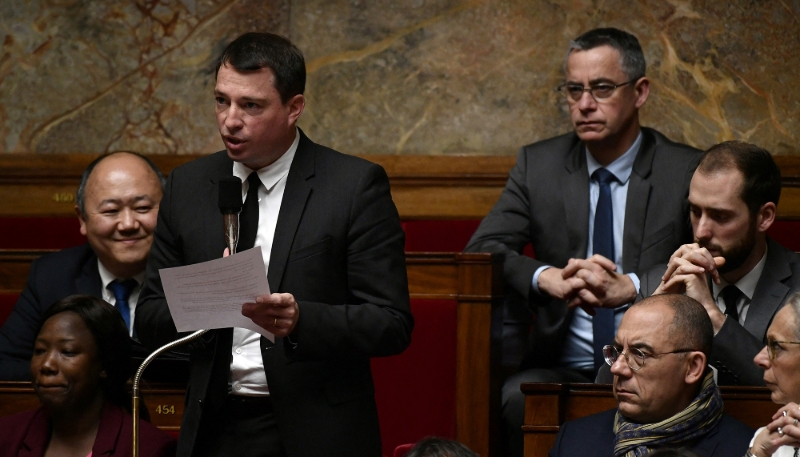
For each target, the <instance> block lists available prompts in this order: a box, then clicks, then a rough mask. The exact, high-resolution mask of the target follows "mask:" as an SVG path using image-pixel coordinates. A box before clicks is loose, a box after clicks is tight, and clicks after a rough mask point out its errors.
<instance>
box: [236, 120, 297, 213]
mask: <svg viewBox="0 0 800 457" xmlns="http://www.w3.org/2000/svg"><path fill="white" fill-rule="evenodd" d="M298 144H300V132H299V130H298V129H297V127H295V135H294V141H293V142H292V145H291V146H289V149H288V150H287V151H286V152H285V153H284V154H283V155H282V156H280V157H278V160H276V161H274V162H272V163H271V164H269V165H267V166H266V167H262V168H261V169H260V170H258V172H257V173H258V178H259V179H260V180H261V183H262V184H263V185H264V187H266V189H267V191H270V190H271V189H272V188H273V187H275V184H277V183H278V181H280V180H281V178H283V177H284V176H286V175H287V174H288V173H289V168H291V166H292V159H294V154H295V153H296V152H297V145H298ZM252 172H253V170H251V169H250V168H249V167H248V166H247V165H245V164H243V163H241V162H233V176H236V177H238V178H239V179H241V180H242V182H247V177H248V176H250V173H252ZM244 187H245V186H242V193H243V194H242V195H243V196H244V195H246V193H247V190H246V189H244ZM242 198H244V197H242Z"/></svg>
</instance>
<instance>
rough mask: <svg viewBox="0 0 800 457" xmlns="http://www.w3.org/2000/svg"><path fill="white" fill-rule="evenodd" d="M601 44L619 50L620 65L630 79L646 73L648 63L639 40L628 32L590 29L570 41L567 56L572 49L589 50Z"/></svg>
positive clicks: (610, 29) (611, 29)
mask: <svg viewBox="0 0 800 457" xmlns="http://www.w3.org/2000/svg"><path fill="white" fill-rule="evenodd" d="M600 46H611V47H612V48H614V49H616V50H617V51H619V55H620V60H621V62H620V67H621V68H622V71H623V72H624V73H625V75H626V76H627V77H628V79H629V80H636V79H639V78H641V77H642V76H644V75H645V70H646V69H647V64H646V63H645V60H644V52H642V46H641V45H640V44H639V40H637V39H636V37H635V36H633V35H631V34H630V33H628V32H625V31H622V30H619V29H614V28H602V29H594V30H589V31H588V32H586V33H584V34H583V35H581V36H579V37H578V38H575V39H574V40H572V41H570V43H569V50H568V51H567V58H569V55H570V53H572V51H588V50H589V49H594V48H599V47H600Z"/></svg>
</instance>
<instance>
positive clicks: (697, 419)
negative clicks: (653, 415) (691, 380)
mask: <svg viewBox="0 0 800 457" xmlns="http://www.w3.org/2000/svg"><path fill="white" fill-rule="evenodd" d="M721 418H722V397H721V396H720V394H719V389H717V385H716V384H715V383H714V377H713V375H712V373H711V370H708V373H706V376H705V378H704V379H703V387H702V389H701V390H700V394H699V395H698V396H697V398H695V399H694V401H693V402H692V403H691V404H690V405H689V406H687V407H686V409H684V410H683V411H681V412H679V413H678V414H676V415H674V416H672V417H670V418H668V419H665V420H663V421H661V422H657V423H655V424H636V423H633V422H629V421H628V420H627V419H625V417H623V416H622V414H620V413H619V411H617V416H616V417H615V418H614V434H615V435H616V436H615V438H614V457H641V456H643V455H646V454H647V453H648V452H649V451H650V450H651V449H655V448H659V447H662V446H667V445H669V446H679V445H682V444H685V443H689V442H691V441H693V440H695V439H696V438H699V437H701V436H703V435H705V434H706V433H708V431H709V430H711V429H712V428H714V426H715V425H717V422H719V420H720V419H721Z"/></svg>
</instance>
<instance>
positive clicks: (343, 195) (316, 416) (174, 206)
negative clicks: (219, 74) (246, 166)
mask: <svg viewBox="0 0 800 457" xmlns="http://www.w3.org/2000/svg"><path fill="white" fill-rule="evenodd" d="M232 170H233V162H232V161H231V159H229V158H228V156H227V154H226V153H225V151H221V152H218V153H216V154H213V155H211V156H208V157H204V158H201V159H198V160H195V161H193V162H190V163H188V164H186V165H183V166H181V167H178V168H176V169H175V170H174V171H173V172H172V173H171V174H170V177H169V180H168V182H167V189H166V192H165V194H164V198H163V200H162V201H161V206H160V210H159V215H158V225H157V227H156V231H155V241H154V242H153V247H152V249H151V252H150V258H149V262H148V266H147V280H146V285H145V289H144V291H143V292H142V297H141V299H140V302H139V307H138V308H137V311H136V329H137V332H138V335H139V337H140V339H141V340H142V342H144V343H145V344H149V345H151V346H154V347H155V346H158V345H161V344H164V343H166V342H168V341H171V340H172V339H174V338H175V337H176V331H175V325H174V323H173V322H172V318H171V317H170V313H169V309H168V307H167V303H166V301H165V299H164V292H163V288H162V284H161V280H160V278H159V275H158V270H159V269H160V268H165V267H173V266H179V265H189V264H194V263H198V262H203V261H207V260H212V259H217V258H219V257H221V255H222V251H223V249H224V248H225V237H224V236H223V224H222V216H221V215H220V212H219V209H218V207H217V193H218V181H219V179H220V178H221V177H223V176H231V175H232ZM403 243H404V236H403V231H402V229H401V227H400V220H399V216H398V213H397V210H396V208H395V206H394V203H393V202H392V199H391V195H390V193H389V181H388V177H387V176H386V173H385V172H384V171H383V169H382V168H381V167H380V166H378V165H375V164H373V163H370V162H367V161H365V160H362V159H358V158H355V157H352V156H347V155H344V154H341V153H338V152H336V151H333V150H331V149H329V148H326V147H324V146H320V145H317V144H314V143H313V142H311V140H309V139H308V138H307V137H306V136H305V135H304V134H302V132H301V137H300V143H299V146H298V149H297V152H296V154H295V157H294V160H293V161H292V165H291V168H290V170H289V174H288V177H287V182H286V190H285V192H284V195H283V201H282V203H281V208H280V213H279V215H278V222H277V227H276V228H275V237H274V241H273V245H272V253H271V258H270V263H269V268H268V271H267V277H268V280H269V284H270V290H272V291H273V292H289V293H292V294H293V295H294V297H295V299H296V300H297V302H298V304H299V307H300V319H299V321H298V324H297V327H296V336H295V337H293V338H296V340H294V342H296V343H297V346H296V347H294V346H293V345H292V344H291V343H290V342H289V341H288V340H287V339H286V338H283V339H277V340H276V342H275V345H274V346H272V345H269V344H267V343H263V345H262V357H263V361H264V369H265V371H266V375H267V381H268V383H269V389H270V394H271V399H272V403H273V407H274V412H275V416H276V419H277V422H278V427H279V429H280V434H281V438H282V441H283V444H284V447H285V449H286V452H287V454H288V456H290V457H299V456H309V457H310V456H321V455H325V456H339V455H341V456H352V455H359V456H370V455H374V456H379V455H380V454H381V447H380V433H379V429H378V418H377V412H376V407H375V398H374V388H373V384H372V373H371V371H370V361H369V359H370V357H377V356H386V355H392V354H397V353H399V352H401V351H403V350H404V349H405V348H406V347H407V346H408V344H409V343H410V337H411V330H412V327H413V318H412V317H411V313H410V308H409V303H408V300H409V298H408V280H407V278H406V269H405V256H404V253H403ZM210 334H211V336H210V337H209V338H205V339H204V340H203V342H202V344H200V345H199V346H200V347H196V348H195V349H194V350H193V351H192V353H191V376H190V382H189V388H188V389H189V390H188V392H187V397H186V411H185V413H184V420H183V424H182V426H181V433H180V438H179V443H178V454H179V455H187V456H188V455H191V454H192V451H193V449H194V446H195V445H196V444H197V440H198V438H199V437H202V436H203V435H204V433H206V429H205V427H206V426H207V424H208V423H210V422H209V420H210V418H211V417H213V416H214V414H215V413H216V411H217V410H218V408H219V407H220V405H221V403H222V400H223V399H224V397H225V395H226V392H227V378H228V372H229V364H230V353H231V335H232V330H230V329H224V330H217V331H212V332H210ZM265 341H266V339H264V338H262V342H265ZM196 346H197V345H196Z"/></svg>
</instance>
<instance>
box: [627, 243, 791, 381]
mask: <svg viewBox="0 0 800 457" xmlns="http://www.w3.org/2000/svg"><path fill="white" fill-rule="evenodd" d="M665 270H666V265H665V266H664V267H663V268H658V269H653V270H652V271H650V272H648V274H646V275H644V276H642V277H640V278H639V279H641V288H640V293H641V294H642V295H644V296H645V297H647V296H650V295H651V294H652V293H653V292H655V290H656V289H657V288H658V285H659V284H660V283H661V276H662V275H663V274H664V271H665ZM799 290H800V255H798V254H797V253H795V252H793V251H790V250H788V249H786V248H785V247H783V246H781V245H780V244H778V243H777V242H775V241H774V240H772V239H771V238H767V261H766V263H765V264H764V271H763V272H762V273H761V277H760V278H759V279H758V284H757V285H756V290H755V292H754V293H753V299H752V300H751V301H750V309H749V310H748V311H747V316H746V318H745V321H744V325H743V326H742V325H740V324H739V323H738V322H736V321H734V320H733V319H725V323H724V324H723V325H722V328H721V329H720V330H719V332H718V333H717V334H716V335H715V336H714V348H713V350H712V352H711V358H710V359H709V361H708V363H709V364H711V365H713V366H714V368H716V369H717V371H718V378H717V384H719V385H721V386H727V385H731V386H763V385H764V371H763V370H761V368H759V367H757V366H756V365H755V363H753V358H754V357H755V356H756V354H758V352H759V351H761V349H763V348H764V345H765V344H766V338H767V328H768V327H769V324H771V323H772V319H773V318H774V317H775V314H777V312H778V311H780V309H781V308H782V307H783V305H784V303H786V300H787V299H788V298H789V295H791V293H792V292H796V291H799Z"/></svg>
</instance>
